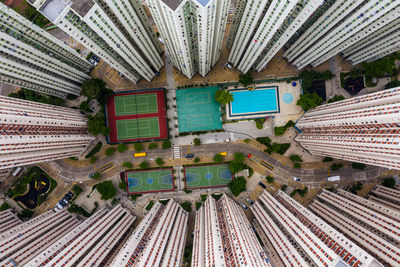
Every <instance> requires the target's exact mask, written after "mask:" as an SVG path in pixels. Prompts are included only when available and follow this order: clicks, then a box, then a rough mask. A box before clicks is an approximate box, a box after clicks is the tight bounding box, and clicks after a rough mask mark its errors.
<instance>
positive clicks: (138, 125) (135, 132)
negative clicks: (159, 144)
mask: <svg viewBox="0 0 400 267" xmlns="http://www.w3.org/2000/svg"><path fill="white" fill-rule="evenodd" d="M117 136H118V140H128V139H137V138H149V137H158V136H160V126H159V123H158V118H142V119H130V120H117Z"/></svg>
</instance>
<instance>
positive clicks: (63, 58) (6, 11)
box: [0, 3, 91, 98]
mask: <svg viewBox="0 0 400 267" xmlns="http://www.w3.org/2000/svg"><path fill="white" fill-rule="evenodd" d="M90 67H91V65H90V64H89V62H87V61H86V60H85V59H83V58H82V57H81V56H80V55H79V54H78V53H77V52H76V51H75V50H73V49H71V48H70V47H68V46H67V45H65V44H63V43H62V42H61V41H59V40H58V39H56V38H55V37H53V36H51V35H50V34H49V33H47V32H45V31H44V30H43V29H41V28H39V27H38V26H36V25H34V24H33V23H32V22H30V21H29V20H27V19H25V18H24V17H22V16H21V15H19V14H18V13H16V12H15V11H13V10H12V9H11V8H9V7H7V6H6V5H4V4H2V3H0V82H4V83H8V84H13V85H16V86H20V87H23V88H27V89H30V90H33V91H37V92H40V93H44V94H48V95H53V96H57V97H62V98H65V97H66V96H67V95H68V94H71V95H79V94H80V91H81V84H82V83H83V82H84V81H85V80H87V79H89V78H90V77H89V76H88V75H87V74H86V73H87V72H88V71H89V70H90Z"/></svg>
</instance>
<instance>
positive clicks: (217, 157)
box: [214, 153, 224, 163]
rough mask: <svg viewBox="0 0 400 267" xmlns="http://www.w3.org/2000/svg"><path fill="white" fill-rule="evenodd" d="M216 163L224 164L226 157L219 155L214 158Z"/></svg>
mask: <svg viewBox="0 0 400 267" xmlns="http://www.w3.org/2000/svg"><path fill="white" fill-rule="evenodd" d="M214 161H215V162H216V163H222V162H223V161H224V156H222V155H221V154H219V153H218V154H216V155H215V156H214Z"/></svg>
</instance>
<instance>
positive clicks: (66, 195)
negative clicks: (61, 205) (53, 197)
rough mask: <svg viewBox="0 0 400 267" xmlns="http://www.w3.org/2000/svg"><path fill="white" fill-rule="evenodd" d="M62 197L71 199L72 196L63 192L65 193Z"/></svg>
mask: <svg viewBox="0 0 400 267" xmlns="http://www.w3.org/2000/svg"><path fill="white" fill-rule="evenodd" d="M64 198H65V199H66V200H71V199H72V197H71V196H70V195H68V194H65V195H64Z"/></svg>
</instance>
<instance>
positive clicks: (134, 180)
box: [127, 169, 174, 193]
mask: <svg viewBox="0 0 400 267" xmlns="http://www.w3.org/2000/svg"><path fill="white" fill-rule="evenodd" d="M127 175H128V176H127V177H128V193H146V192H154V191H161V190H163V191H164V190H173V189H174V184H173V178H172V171H171V170H170V169H166V170H155V171H137V172H127Z"/></svg>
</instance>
